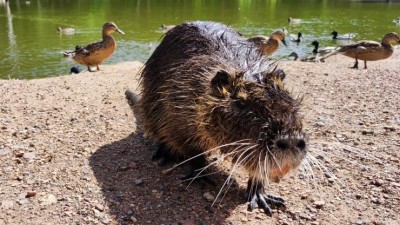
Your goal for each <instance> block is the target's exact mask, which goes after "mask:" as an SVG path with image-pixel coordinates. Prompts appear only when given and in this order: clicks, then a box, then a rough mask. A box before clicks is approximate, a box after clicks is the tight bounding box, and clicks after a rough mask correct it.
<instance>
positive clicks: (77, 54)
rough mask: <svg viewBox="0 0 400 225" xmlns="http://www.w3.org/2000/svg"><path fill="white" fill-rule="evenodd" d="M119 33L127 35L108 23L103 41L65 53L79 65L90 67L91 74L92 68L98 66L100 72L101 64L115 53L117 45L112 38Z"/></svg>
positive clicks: (111, 23)
mask: <svg viewBox="0 0 400 225" xmlns="http://www.w3.org/2000/svg"><path fill="white" fill-rule="evenodd" d="M114 32H118V33H121V34H125V33H124V32H123V31H122V30H120V29H119V28H118V27H117V25H116V24H115V23H113V22H107V23H105V24H104V25H103V40H102V41H99V42H95V43H92V44H89V45H87V46H85V47H76V49H75V51H70V52H64V55H70V56H72V59H73V60H75V61H76V62H77V63H79V64H82V65H85V66H87V67H88V70H89V71H90V72H93V71H92V70H91V67H94V66H96V68H97V70H100V68H99V64H101V63H102V62H103V61H104V60H106V59H108V58H109V57H110V56H111V55H112V54H113V53H114V51H115V49H116V47H117V43H116V42H115V40H114V38H113V37H112V36H111V34H112V33H114Z"/></svg>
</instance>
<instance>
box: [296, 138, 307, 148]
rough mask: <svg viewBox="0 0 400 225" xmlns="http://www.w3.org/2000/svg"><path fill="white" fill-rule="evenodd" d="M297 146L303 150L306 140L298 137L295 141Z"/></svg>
mask: <svg viewBox="0 0 400 225" xmlns="http://www.w3.org/2000/svg"><path fill="white" fill-rule="evenodd" d="M296 146H297V148H299V149H300V150H304V149H305V148H306V141H305V140H304V139H299V140H298V141H297V145H296Z"/></svg>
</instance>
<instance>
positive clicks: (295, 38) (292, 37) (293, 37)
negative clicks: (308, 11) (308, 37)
mask: <svg viewBox="0 0 400 225" xmlns="http://www.w3.org/2000/svg"><path fill="white" fill-rule="evenodd" d="M302 36H303V34H302V33H301V32H299V33H297V35H295V34H291V35H290V40H291V41H293V42H300V41H301V37H302Z"/></svg>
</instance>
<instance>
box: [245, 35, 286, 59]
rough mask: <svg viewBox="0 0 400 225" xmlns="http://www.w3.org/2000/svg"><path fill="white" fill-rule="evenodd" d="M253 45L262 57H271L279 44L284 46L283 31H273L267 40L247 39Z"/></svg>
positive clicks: (257, 37)
mask: <svg viewBox="0 0 400 225" xmlns="http://www.w3.org/2000/svg"><path fill="white" fill-rule="evenodd" d="M247 40H248V41H250V42H252V43H254V44H255V45H256V46H257V48H258V49H259V50H260V51H261V53H262V54H263V55H271V54H272V53H274V52H275V51H276V50H277V49H278V48H279V43H281V42H282V43H283V44H284V45H285V46H287V45H286V41H285V33H284V32H283V31H275V32H273V33H272V34H271V36H270V37H269V38H267V37H264V36H255V37H251V38H248V39H247Z"/></svg>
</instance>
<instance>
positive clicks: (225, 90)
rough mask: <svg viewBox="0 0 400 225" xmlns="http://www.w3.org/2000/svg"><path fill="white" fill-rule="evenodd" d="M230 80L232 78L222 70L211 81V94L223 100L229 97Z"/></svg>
mask: <svg viewBox="0 0 400 225" xmlns="http://www.w3.org/2000/svg"><path fill="white" fill-rule="evenodd" d="M231 78H232V76H231V75H230V74H229V73H228V72H226V71H224V70H220V71H218V72H217V74H215V76H214V77H213V79H212V80H211V90H212V93H213V94H214V95H215V96H216V97H219V98H225V97H227V96H229V94H230V92H231V87H230V83H231Z"/></svg>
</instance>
